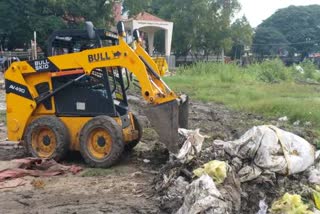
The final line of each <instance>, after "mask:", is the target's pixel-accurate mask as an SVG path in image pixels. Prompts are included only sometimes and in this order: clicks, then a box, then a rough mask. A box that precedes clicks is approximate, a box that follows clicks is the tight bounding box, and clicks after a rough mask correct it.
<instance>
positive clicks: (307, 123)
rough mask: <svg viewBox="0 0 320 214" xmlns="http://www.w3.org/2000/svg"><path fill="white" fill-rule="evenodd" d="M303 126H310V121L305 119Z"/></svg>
mask: <svg viewBox="0 0 320 214" xmlns="http://www.w3.org/2000/svg"><path fill="white" fill-rule="evenodd" d="M304 125H305V126H312V123H311V122H310V121H307V122H305V123H304Z"/></svg>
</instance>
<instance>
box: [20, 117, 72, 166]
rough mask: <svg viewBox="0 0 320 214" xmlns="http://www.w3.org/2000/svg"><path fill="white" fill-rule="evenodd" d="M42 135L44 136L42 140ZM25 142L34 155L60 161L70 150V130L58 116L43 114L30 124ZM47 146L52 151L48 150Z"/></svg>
mask: <svg viewBox="0 0 320 214" xmlns="http://www.w3.org/2000/svg"><path fill="white" fill-rule="evenodd" d="M44 131H45V132H46V133H47V135H45V133H44ZM48 133H49V134H48ZM43 135H44V136H43ZM41 136H43V137H42V140H41ZM35 139H37V140H35ZM48 139H49V140H48ZM24 143H25V145H26V148H27V151H28V153H29V154H31V155H32V156H33V157H38V158H49V159H55V160H57V161H59V160H61V159H63V158H64V157H65V155H66V153H67V151H68V150H69V145H70V138H69V131H68V129H67V127H66V125H65V124H64V123H63V122H62V121H61V120H60V119H59V118H58V117H55V116H43V117H40V118H37V119H35V120H34V121H32V122H31V123H30V124H29V125H28V127H27V129H26V131H25V134H24ZM40 147H42V148H40ZM49 147H50V148H49ZM47 148H49V150H50V152H48V151H47Z"/></svg>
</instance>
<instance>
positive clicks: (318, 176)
mask: <svg viewBox="0 0 320 214" xmlns="http://www.w3.org/2000/svg"><path fill="white" fill-rule="evenodd" d="M308 181H309V183H311V184H317V185H320V171H319V169H317V168H315V167H312V169H310V171H309V178H308Z"/></svg>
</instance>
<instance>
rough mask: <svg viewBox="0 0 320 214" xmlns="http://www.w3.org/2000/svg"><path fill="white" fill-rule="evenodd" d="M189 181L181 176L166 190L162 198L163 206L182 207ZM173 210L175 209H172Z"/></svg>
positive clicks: (164, 207)
mask: <svg viewBox="0 0 320 214" xmlns="http://www.w3.org/2000/svg"><path fill="white" fill-rule="evenodd" d="M188 185H189V183H188V182H187V181H186V180H185V179H184V177H181V176H179V177H178V178H177V179H176V180H175V181H174V182H173V183H172V184H171V185H170V186H169V188H168V189H167V190H166V192H165V195H164V196H163V197H162V198H161V207H162V208H163V209H166V208H168V209H169V210H170V208H171V207H176V206H177V205H178V207H180V206H181V205H182V204H183V199H184V195H185V193H186V188H187V186H188ZM171 212H173V211H171Z"/></svg>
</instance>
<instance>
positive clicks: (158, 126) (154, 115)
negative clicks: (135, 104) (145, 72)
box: [146, 95, 189, 153]
mask: <svg viewBox="0 0 320 214" xmlns="http://www.w3.org/2000/svg"><path fill="white" fill-rule="evenodd" d="M146 115H147V117H148V119H149V121H150V123H151V125H152V126H153V127H154V128H155V130H156V132H157V133H158V135H159V137H160V141H161V142H162V143H164V144H165V145H166V147H167V149H168V150H169V151H170V152H172V153H177V152H178V151H179V149H180V148H178V141H179V134H178V129H179V128H188V115H189V98H188V96H187V95H181V96H180V97H179V98H177V99H176V100H173V101H170V102H167V103H163V104H160V105H157V106H149V107H147V109H146Z"/></svg>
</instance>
